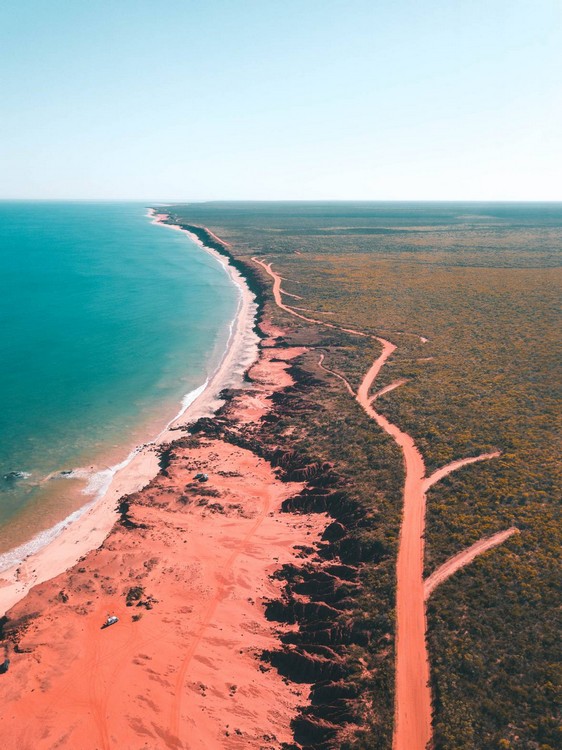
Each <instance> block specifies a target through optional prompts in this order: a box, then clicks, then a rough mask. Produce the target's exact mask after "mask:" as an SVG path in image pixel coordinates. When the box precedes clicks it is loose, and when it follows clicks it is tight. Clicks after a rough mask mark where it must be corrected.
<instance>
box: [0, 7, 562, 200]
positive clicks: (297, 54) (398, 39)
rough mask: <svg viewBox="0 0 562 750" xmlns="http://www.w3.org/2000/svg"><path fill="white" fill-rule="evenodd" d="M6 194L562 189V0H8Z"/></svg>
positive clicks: (432, 193)
mask: <svg viewBox="0 0 562 750" xmlns="http://www.w3.org/2000/svg"><path fill="white" fill-rule="evenodd" d="M0 81H1V91H0V198H123V199H129V198H130V199H140V200H147V201H156V200H161V201H166V200H207V199H246V198H247V199H366V200H368V199H373V200H377V199H389V200H393V199H422V200H424V199H445V200H447V199H451V200H453V199H468V200H470V199H482V200H487V199H490V200H494V199H498V200H561V199H562V2H561V1H560V0H532V1H531V0H418V2H414V0H394V2H391V1H390V0H369V1H365V0H346V1H343V0H279V1H277V0H276V1H272V0H271V1H270V0H206V1H205V0H152V2H148V1H147V0H112V2H107V1H106V0H89V1H88V2H87V1H86V0H64V1H63V0H3V2H2V4H1V6H0Z"/></svg>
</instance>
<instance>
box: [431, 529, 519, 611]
mask: <svg viewBox="0 0 562 750" xmlns="http://www.w3.org/2000/svg"><path fill="white" fill-rule="evenodd" d="M519 533H520V532H519V529H518V528H517V527H516V526H511V527H510V528H509V529H506V530H505V531H498V532H497V533H496V534H493V535H492V536H489V537H485V538H484V539H479V540H478V541H477V542H475V543H474V544H473V545H471V546H470V547H467V548H466V549H465V550H462V552H457V554H456V555H453V556H452V557H450V558H449V559H448V560H446V561H445V562H444V563H443V565H441V566H440V567H439V568H437V570H435V571H434V572H433V573H432V574H431V575H430V576H428V577H427V578H426V579H425V581H424V585H423V590H424V597H425V600H426V601H427V600H428V599H429V597H430V596H431V594H432V593H433V592H434V591H435V589H436V588H437V587H438V586H439V585H441V584H442V583H443V582H444V581H446V580H447V578H450V577H451V576H452V575H454V574H455V573H456V572H457V571H458V570H460V569H461V568H464V567H465V565H469V563H471V562H472V561H473V560H474V559H475V558H476V557H478V556H479V555H481V554H483V553H484V552H487V551H488V550H490V549H493V548H494V547H497V546H498V545H499V544H503V542H505V540H506V539H509V537H510V536H513V534H519Z"/></svg>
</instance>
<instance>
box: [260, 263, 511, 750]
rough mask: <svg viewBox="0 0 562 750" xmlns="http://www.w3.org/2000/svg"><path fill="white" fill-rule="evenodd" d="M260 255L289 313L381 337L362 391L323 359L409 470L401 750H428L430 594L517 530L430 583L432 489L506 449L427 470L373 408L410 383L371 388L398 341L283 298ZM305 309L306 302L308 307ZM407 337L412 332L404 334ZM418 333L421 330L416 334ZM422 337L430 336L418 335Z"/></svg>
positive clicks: (399, 593) (399, 605) (471, 551)
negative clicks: (310, 313) (309, 312)
mask: <svg viewBox="0 0 562 750" xmlns="http://www.w3.org/2000/svg"><path fill="white" fill-rule="evenodd" d="M252 260H253V261H254V262H255V263H257V264H258V265H260V266H261V267H262V268H263V269H264V270H265V271H266V272H267V273H268V274H269V276H271V278H272V279H273V288H272V291H273V297H274V300H275V303H276V305H277V306H278V307H279V308H280V309H281V310H284V311H285V312H287V313H289V314H290V315H293V316H295V317H297V318H300V319H301V320H304V321H307V322H309V323H313V324H315V325H323V326H326V327H328V328H334V329H337V330H340V331H343V332H345V333H350V334H353V335H357V336H362V337H367V338H370V339H372V340H374V341H376V342H377V343H378V344H379V345H380V346H381V347H382V351H381V353H380V354H379V355H378V356H377V357H375V359H374V361H373V363H372V365H371V367H370V368H369V370H368V371H367V373H366V374H365V376H364V378H363V380H362V382H361V385H360V386H359V388H358V390H357V393H355V392H354V390H353V388H352V387H351V385H350V383H349V381H348V380H347V378H345V376H343V375H341V374H340V373H338V372H335V371H334V370H330V369H329V368H328V367H327V366H326V365H325V364H324V360H325V354H321V356H320V360H319V362H318V365H319V367H320V368H321V369H323V370H324V371H326V372H329V373H331V374H333V375H335V376H336V377H337V378H339V380H340V381H342V382H343V383H344V385H345V387H346V389H347V391H348V392H349V393H350V395H351V396H352V397H354V398H355V400H356V401H357V403H358V404H359V405H360V406H361V407H362V408H363V410H364V411H365V412H366V413H367V415H368V416H369V417H371V419H373V420H374V421H375V422H376V423H377V424H378V426H379V427H380V428H381V429H383V430H384V431H385V432H386V433H387V434H388V435H390V436H391V437H392V438H393V440H394V441H395V443H396V444H397V445H398V446H399V447H400V449H401V451H402V457H403V461H404V468H405V482H404V489H403V509H402V523H401V529H400V538H399V545H398V557H397V563H396V663H395V706H394V730H393V750H427V747H428V746H429V744H430V742H431V739H432V710H431V688H430V680H429V678H430V671H429V654H428V647H427V639H426V632H427V616H426V603H427V599H428V598H429V596H430V595H431V593H432V592H433V591H434V590H435V588H436V587H437V586H438V585H439V584H440V583H441V582H442V581H444V580H446V579H447V578H448V577H450V576H451V575H453V574H454V573H455V572H456V571H457V570H460V569H461V568H462V567H464V566H465V565H468V564H469V563H470V562H472V560H474V559H475V557H477V556H478V555H480V554H482V553H483V552H485V551H487V550H489V549H492V548H493V547H495V546H497V545H498V544H501V543H502V542H504V541H505V540H506V539H507V538H509V537H510V536H511V535H512V534H514V533H516V532H517V529H515V528H511V529H508V530H506V531H501V532H498V533H497V534H495V535H493V537H490V538H487V539H483V540H480V541H479V542H477V543H476V544H474V545H472V546H471V547H469V548H468V549H466V550H464V551H463V552H460V553H458V554H457V555H454V556H453V557H452V558H450V560H448V561H447V562H446V563H445V564H444V565H443V566H441V567H440V568H439V569H438V570H437V571H435V572H434V573H433V574H432V575H431V576H429V578H428V579H427V580H426V581H424V577H423V572H424V536H425V516H426V503H427V498H426V494H427V492H428V490H429V489H430V488H431V487H432V486H433V485H435V484H436V483H437V482H439V481H440V480H441V479H443V478H444V477H446V476H448V475H449V474H451V473H452V472H454V471H457V470H459V469H461V468H463V467H465V466H468V465H470V464H473V463H477V462H480V461H486V460H490V459H493V458H496V457H498V456H499V455H500V452H499V451H494V452H492V453H482V454H480V455H478V456H470V457H468V458H461V459H458V460H455V461H452V462H451V463H449V464H447V465H446V466H443V467H441V468H439V469H438V470H436V471H435V472H433V474H431V475H430V476H429V477H428V476H426V467H425V462H424V459H423V456H422V454H421V452H420V451H419V449H418V447H417V446H416V443H415V441H414V439H413V438H412V436H411V435H409V434H408V433H406V432H403V431H402V430H401V429H400V428H399V427H397V426H396V425H394V424H393V423H392V422H390V421H389V420H388V419H387V418H386V417H385V416H384V415H382V414H380V413H379V412H377V411H376V410H375V409H374V408H373V403H374V401H375V400H376V399H377V398H378V397H379V396H381V395H383V393H388V392H390V391H391V390H394V389H395V388H397V387H399V386H400V385H403V383H404V382H406V381H405V380H400V381H395V382H394V383H391V384H390V385H388V386H386V387H384V388H382V389H380V390H379V391H377V392H375V393H374V394H371V389H372V387H373V385H374V382H375V380H376V378H377V376H378V375H379V373H380V371H381V369H382V368H383V367H384V365H385V363H386V362H387V360H388V358H389V357H390V356H391V355H392V354H393V353H394V351H396V349H397V347H396V345H395V344H393V343H392V342H390V341H388V340H386V339H384V338H381V337H379V336H375V335H373V334H370V333H366V332H364V331H357V330H355V329H351V328H345V327H343V326H338V325H337V324H334V323H329V322H326V321H323V320H319V319H316V318H311V317H307V316H305V315H302V313H300V312H297V311H295V310H294V309H293V308H291V307H290V306H289V305H287V304H286V303H284V302H283V298H282V294H283V293H284V292H283V289H282V287H281V281H282V277H281V276H279V274H277V273H276V272H275V271H274V270H273V268H272V264H271V263H266V262H265V261H264V260H261V259H259V258H256V257H254V258H252ZM301 309H302V308H301ZM400 334H401V335H404V332H400ZM415 335H416V336H417V334H415ZM417 337H418V338H419V339H420V341H422V343H426V342H427V339H426V338H425V337H423V336H417Z"/></svg>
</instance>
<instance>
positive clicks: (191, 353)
mask: <svg viewBox="0 0 562 750" xmlns="http://www.w3.org/2000/svg"><path fill="white" fill-rule="evenodd" d="M146 213H147V209H146V207H145V206H144V205H141V204H131V203H42V202H41V203H21V202H0V397H1V399H2V407H1V409H0V524H1V526H2V528H1V529H0V551H2V550H3V549H6V548H7V547H9V546H10V541H11V540H10V529H13V528H15V526H14V524H15V522H16V521H18V518H19V519H20V520H19V526H18V532H17V533H16V534H15V536H17V535H18V534H19V535H20V536H21V534H22V533H23V532H24V531H25V533H27V532H29V533H31V532H32V531H35V530H36V529H34V528H33V526H36V527H39V528H40V527H41V526H42V525H44V524H43V523H41V515H42V507H43V504H45V507H46V505H47V504H48V505H49V508H50V510H49V514H48V515H49V518H50V519H52V517H53V514H54V515H55V516H57V515H58V516H60V517H63V516H64V515H65V513H66V511H67V510H68V507H69V504H70V500H69V499H68V498H67V497H66V495H67V494H68V492H69V491H70V488H69V489H68V490H67V488H66V487H65V484H66V483H65V482H64V480H63V481H61V480H57V481H56V484H57V489H56V492H54V490H53V487H52V485H53V481H52V480H51V482H48V483H47V485H42V486H40V487H39V486H38V483H39V482H40V481H41V480H42V479H43V478H44V477H45V476H46V475H48V474H49V473H50V472H53V471H60V470H62V469H73V468H75V467H76V466H83V465H89V464H92V463H96V462H97V461H98V460H99V459H100V457H107V456H109V455H112V456H113V455H117V456H119V457H120V458H124V455H126V452H127V451H126V450H125V447H123V451H125V453H124V454H123V452H121V455H120V454H119V450H116V449H115V446H120V445H121V446H129V447H131V446H132V445H133V444H135V443H136V442H139V441H142V440H144V439H148V438H150V437H153V435H149V434H146V430H147V429H148V427H147V426H148V425H152V426H154V425H157V424H158V420H159V419H160V420H161V421H162V425H161V426H163V424H164V422H165V421H167V419H169V418H171V417H173V416H174V414H175V413H177V412H178V411H179V409H180V405H181V400H182V397H183V396H184V395H185V394H186V393H188V392H189V391H191V390H193V389H195V388H197V387H198V386H200V385H201V384H202V383H203V382H204V381H205V379H206V377H207V376H208V375H209V374H211V372H212V370H213V369H214V368H215V366H216V364H217V362H218V360H219V359H220V355H221V354H222V352H223V351H224V347H225V345H226V342H227V339H228V334H229V323H230V322H231V320H232V319H233V317H234V315H235V313H236V308H237V304H238V290H237V289H236V287H235V286H234V285H233V283H232V282H231V281H230V279H229V277H228V276H227V274H226V273H225V271H224V269H223V268H222V267H221V266H220V264H219V263H218V262H217V261H216V260H214V259H213V258H212V257H210V256H209V255H208V254H207V253H205V252H203V251H202V250H201V249H200V248H199V247H198V246H197V245H195V244H194V243H193V242H191V241H190V240H189V239H188V238H187V237H186V236H185V235H184V234H182V233H180V232H175V231H173V230H171V229H168V228H165V227H161V226H156V225H153V224H151V222H150V220H149V219H148V218H147V216H146ZM12 471H21V472H26V473H28V474H30V476H29V477H26V478H24V479H19V480H16V481H14V480H6V479H4V475H5V474H8V473H9V472H12ZM70 484H72V482H71V483H69V485H70ZM47 500H48V502H47ZM56 503H59V505H60V509H59V510H60V512H57V510H56V508H53V504H55V505H56ZM22 514H23V515H22ZM21 517H25V518H26V521H25V524H24V527H25V528H24V529H23V530H22V528H21ZM2 529H3V534H2ZM14 533H15V532H14ZM14 540H15V541H17V543H20V542H21V539H15V538H14Z"/></svg>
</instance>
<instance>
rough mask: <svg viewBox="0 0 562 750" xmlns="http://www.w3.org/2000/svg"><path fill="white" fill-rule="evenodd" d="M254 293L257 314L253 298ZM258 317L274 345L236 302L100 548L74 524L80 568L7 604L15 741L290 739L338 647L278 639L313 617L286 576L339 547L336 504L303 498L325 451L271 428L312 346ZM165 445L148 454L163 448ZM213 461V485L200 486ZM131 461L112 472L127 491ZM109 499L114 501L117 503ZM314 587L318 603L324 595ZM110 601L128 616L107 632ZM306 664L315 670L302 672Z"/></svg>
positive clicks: (119, 614) (112, 609)
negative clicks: (310, 460)
mask: <svg viewBox="0 0 562 750" xmlns="http://www.w3.org/2000/svg"><path fill="white" fill-rule="evenodd" d="M195 229H196V230H197V231H199V228H198V227H195ZM206 232H207V230H201V234H202V237H203V239H204V238H205V236H206ZM215 241H216V242H217V243H218V239H217V240H213V242H215ZM250 278H251V274H250ZM250 283H251V282H250ZM257 289H258V290H259V287H257ZM245 300H246V303H247V308H248V309H249V310H252V311H253V310H254V304H255V303H254V301H253V296H252V295H251V294H250V293H247V294H245ZM260 302H261V298H260V295H259V292H258V303H260ZM242 309H243V308H242ZM258 317H259V322H258V321H256V325H259V329H258V330H259V334H260V338H261V340H260V343H259V348H258V347H255V342H256V338H257V335H256V332H255V331H254V327H253V315H251V316H250V315H248V316H244V315H243V314H242V312H240V314H239V315H238V317H237V321H238V324H237V326H236V327H235V330H234V332H233V336H232V341H231V346H230V348H229V350H228V352H227V355H226V356H225V357H224V359H223V361H222V363H221V367H220V368H219V370H218V371H217V373H215V375H214V377H213V378H212V379H211V380H210V382H209V383H208V384H207V388H206V389H205V391H204V392H203V393H202V394H201V396H200V398H198V399H197V400H196V401H195V402H194V403H193V404H192V405H190V406H189V408H188V409H187V410H186V411H185V413H184V414H183V415H182V416H181V417H179V418H175V420H173V421H172V423H170V425H169V426H168V428H167V430H166V431H164V433H162V436H161V439H162V442H161V443H159V444H158V445H161V446H162V447H163V448H164V450H163V451H162V452H161V456H160V458H161V461H160V463H159V467H158V470H157V472H156V473H155V476H154V477H152V478H151V479H147V476H146V475H145V476H141V474H142V461H141V462H140V463H139V462H138V461H134V460H133V461H131V463H130V464H129V467H128V468H129V470H128V471H127V472H126V473H127V474H130V473H131V471H130V470H131V468H132V467H135V466H137V469H138V470H137V472H136V473H137V485H138V486H142V489H140V490H138V491H133V492H131V491H130V490H128V492H129V494H127V495H126V496H125V497H122V500H121V502H120V504H119V509H118V514H117V516H118V517H117V519H115V522H114V523H113V524H112V525H111V527H110V529H109V531H108V532H107V533H106V535H104V534H103V533H100V534H99V536H98V537H97V539H98V540H99V541H98V543H97V544H93V536H92V534H91V532H90V537H89V544H88V547H89V548H90V551H89V552H87V553H86V554H83V555H82V556H79V555H78V554H76V549H72V545H73V544H74V546H75V548H77V547H82V544H83V540H81V539H80V538H79V533H75V534H73V535H69V534H65V535H62V537H61V539H64V540H65V545H66V547H64V548H62V549H61V550H60V552H61V554H62V553H63V552H64V551H65V550H66V551H67V552H68V558H67V560H68V561H67V563H66V568H65V570H64V572H61V573H60V574H59V575H56V576H55V577H52V578H49V579H48V580H44V582H42V583H40V584H39V585H33V584H34V583H35V581H33V582H32V585H33V588H32V590H31V591H29V592H28V594H27V596H25V597H23V598H22V599H21V601H19V602H18V603H17V604H16V605H15V606H13V607H12V608H11V609H10V610H9V612H8V614H7V616H6V617H5V618H0V655H1V653H2V650H3V652H4V656H5V658H7V659H8V660H9V674H8V676H7V679H3V680H0V700H1V701H2V703H3V706H4V714H5V720H4V722H3V737H4V742H5V746H6V750H18V749H19V748H20V747H22V746H23V745H24V744H25V745H26V746H27V744H30V746H31V745H33V747H34V748H37V750H50V748H52V747H53V746H54V745H56V746H57V747H82V748H84V750H86V748H91V750H93V749H94V748H98V749H101V748H103V750H110V748H112V747H117V746H124V747H129V746H131V747H132V746H135V747H138V748H139V750H140V748H141V747H142V748H146V750H148V748H150V749H151V750H156V748H177V750H179V748H182V747H190V748H192V749H193V750H195V749H196V748H197V749H199V748H200V749H201V750H204V749H205V748H208V747H216V748H219V747H220V748H225V750H239V748H241V747H244V748H249V749H250V750H263V748H264V747H268V748H271V750H282V748H285V747H287V746H289V745H291V744H292V742H293V733H294V727H295V722H298V721H299V712H300V711H301V707H302V706H303V704H307V703H308V702H309V700H310V696H309V694H310V691H311V690H312V689H313V683H314V682H315V679H316V676H317V675H316V673H317V672H318V670H320V671H322V669H323V666H322V665H323V662H324V657H319V661H316V660H315V659H314V658H313V659H310V658H309V657H308V656H307V655H306V654H301V652H300V649H297V650H296V651H293V650H292V649H290V647H287V646H283V647H282V650H281V651H280V646H281V644H282V643H285V641H284V639H285V638H288V639H291V638H292V637H293V636H294V635H295V631H296V630H297V629H298V626H297V625H296V624H295V623H294V620H292V619H291V617H289V618H285V617H279V616H278V615H277V614H276V608H277V607H278V603H279V601H280V600H282V599H283V597H284V595H285V589H286V584H285V582H284V580H283V576H281V575H279V573H280V571H287V570H295V569H296V568H297V566H300V565H302V564H303V559H309V557H310V556H313V555H314V552H315V550H320V548H321V547H322V546H325V532H326V529H327V527H328V525H329V523H330V516H329V513H328V512H327V509H326V508H323V509H321V508H308V507H303V508H301V509H299V510H297V511H295V512H293V511H292V507H293V504H295V503H296V504H297V505H298V503H299V502H300V500H301V494H302V495H303V499H304V504H305V505H306V504H307V501H308V498H309V494H308V493H311V492H312V493H314V491H315V490H314V489H313V488H314V487H315V483H317V484H318V486H319V487H320V486H323V483H324V480H325V477H324V476H322V475H320V474H318V472H317V469H318V467H317V466H316V464H311V465H310V466H309V465H308V464H302V458H301V457H299V458H296V457H295V456H294V455H293V451H291V450H288V452H287V449H286V448H282V447H281V446H280V444H279V443H278V442H277V440H276V439H275V437H274V436H273V435H272V436H271V437H272V438H273V440H272V441H271V440H268V441H266V442H265V443H262V441H261V438H260V429H261V427H262V426H263V425H264V424H269V423H275V421H276V420H277V419H279V415H280V414H281V413H282V412H283V410H284V408H285V407H284V406H283V401H284V399H285V397H286V394H287V393H289V392H291V391H292V390H293V389H294V387H295V383H297V382H298V375H297V374H296V373H295V372H294V367H295V362H294V361H295V359H296V358H298V357H300V356H302V355H305V354H306V352H307V351H308V350H307V348H306V346H301V345H298V344H296V345H293V346H287V345H285V344H284V342H283V331H282V330H280V329H279V328H277V327H276V326H274V324H273V323H272V321H271V319H270V318H269V316H268V314H267V313H266V314H265V315H263V316H262V315H261V313H260V315H259V316H258ZM242 321H243V322H244V326H242ZM244 333H245V334H246V335H244ZM235 341H238V342H239V346H237V345H235ZM256 349H257V354H258V356H257V357H256V358H255V359H253V360H252V364H251V366H250V367H248V366H247V365H246V364H245V363H246V362H247V359H246V358H249V357H250V353H252V354H253V352H254V351H255V350H256ZM233 369H234V370H235V372H234V373H233ZM242 371H244V372H247V382H246V383H245V386H244V387H243V388H240V387H237V388H235V389H233V390H230V391H229V392H228V394H225V399H224V401H223V402H222V406H221V408H220V410H219V411H218V413H216V414H215V413H214V412H213V410H214V409H215V407H216V406H217V405H218V404H219V403H221V402H219V401H218V400H217V395H218V394H217V391H218V386H219V385H220V386H221V388H224V387H225V385H226V386H228V385H232V384H235V383H236V382H237V381H236V378H238V381H239V375H240V373H241V372H242ZM233 377H234V380H233ZM192 407H196V409H197V412H198V413H202V414H204V416H203V417H202V418H200V419H198V421H197V422H196V423H195V424H193V425H192V427H191V429H190V430H189V431H185V430H181V431H179V430H178V429H177V428H178V427H180V426H181V425H183V424H184V422H185V421H186V420H187V419H189V420H192V419H194V418H195V408H192ZM209 417H210V418H209ZM167 438H170V441H169V442H166V439H167ZM151 448H152V451H150V450H149V451H148V454H147V455H148V458H150V457H153V458H156V449H157V446H156V445H153V446H151ZM139 455H140V454H139ZM305 460H306V459H305ZM326 466H327V465H326ZM323 468H326V467H323ZM198 472H205V473H207V475H208V481H207V482H205V483H200V482H197V481H196V480H195V476H196V474H197V473H198ZM124 473H125V472H121V474H117V475H116V477H115V478H114V486H112V488H111V489H112V490H114V492H115V494H116V495H117V494H118V488H117V486H116V484H117V483H118V480H119V479H120V478H122V477H123V475H124ZM119 489H120V488H119ZM319 492H324V490H322V489H320V490H319ZM321 497H322V498H323V499H324V500H325V499H326V497H325V495H321ZM106 498H108V499H107V501H106V500H104V501H103V503H102V504H100V505H103V504H105V503H106V502H109V504H110V505H111V504H113V505H115V504H116V497H113V495H112V494H111V493H108V494H107V495H106ZM97 507H100V506H99V505H98V506H97ZM287 511H289V512H287ZM111 517H112V519H114V515H112V516H111ZM105 518H106V519H107V518H108V516H105ZM89 525H90V526H91V523H90V524H89ZM100 527H101V521H100ZM73 528H74V530H75V532H76V531H78V532H79V529H80V524H75V525H74V527H73ZM99 531H101V528H100V529H99ZM72 560H74V564H72ZM340 567H341V566H337V565H334V566H331V567H330V565H329V563H328V567H327V570H331V569H332V568H333V569H334V572H338V573H339V572H340ZM33 572H35V571H33ZM327 575H328V576H331V575H332V574H331V573H327ZM334 580H336V578H335V577H334ZM298 599H299V602H300V603H301V604H302V606H304V607H310V611H316V608H317V606H318V605H317V603H316V601H315V596H314V594H313V592H310V594H305V593H302V594H300V595H299V597H298ZM306 611H309V610H308V609H307V610H306ZM108 614H111V615H114V616H115V617H116V618H117V622H118V624H116V627H112V628H111V629H109V630H107V629H105V627H104V626H103V624H104V622H105V621H106V619H107V617H108ZM287 648H289V651H284V650H283V649H287ZM0 658H1V656H0ZM285 661H286V663H285ZM290 665H297V668H298V669H299V676H298V678H297V679H296V680H294V681H293V680H291V679H287V677H286V672H287V669H290V668H291V666H290ZM53 705H56V706H57V710H56V711H55V712H53V710H52V706H53ZM30 717H31V718H30Z"/></svg>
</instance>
